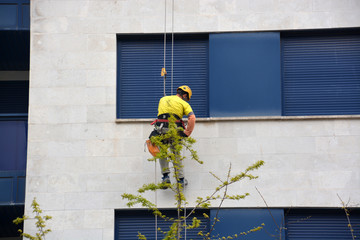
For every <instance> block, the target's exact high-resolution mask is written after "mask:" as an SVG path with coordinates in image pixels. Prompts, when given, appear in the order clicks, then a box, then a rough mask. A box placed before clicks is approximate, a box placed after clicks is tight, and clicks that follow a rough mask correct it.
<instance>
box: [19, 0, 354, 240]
mask: <svg viewBox="0 0 360 240" xmlns="http://www.w3.org/2000/svg"><path fill="white" fill-rule="evenodd" d="M175 3H176V6H175V12H174V13H175V15H174V16H175V21H174V31H175V32H218V31H219V32H222V31H263V30H280V29H312V28H337V27H358V26H360V15H359V14H358V13H359V12H360V2H359V1H357V0H292V1H290V0H252V1H250V0H246V1H243V0H233V1H230V0H228V1H224V0H217V1H216V0H197V1H195V0H191V1H190V0H187V1H175ZM167 7H168V19H167V22H168V31H170V30H171V16H170V12H171V11H170V10H171V1H168V4H167ZM163 30H164V1H160V0H159V1H154V0H151V1H146V0H136V1H134V0H132V1H130V0H129V1H126V0H118V1H113V0H86V1H85V0H84V1H83V0H53V1H48V0H32V1H31V60H30V109H29V137H28V165H27V189H26V213H27V214H28V215H30V216H31V215H32V214H31V209H30V203H31V201H32V199H33V197H37V199H38V202H39V203H40V205H41V207H42V208H43V209H44V210H45V213H46V214H49V215H52V216H53V218H54V219H53V220H52V221H51V224H50V227H51V229H52V230H53V233H51V234H50V235H49V237H48V238H47V239H77V240H79V239H86V240H92V239H97V240H98V239H104V240H110V239H113V238H114V209H118V208H124V207H125V202H124V201H123V200H122V199H121V194H123V193H124V192H128V193H130V192H134V191H135V190H136V189H137V188H138V187H139V186H141V185H142V184H144V183H147V182H150V181H154V180H155V166H154V163H151V162H148V161H147V158H148V157H149V154H148V153H147V152H144V141H145V139H146V138H147V136H148V134H149V132H150V131H151V126H150V125H149V123H150V120H149V122H146V123H144V122H139V123H136V122H127V123H126V122H125V123H124V122H123V123H115V118H116V116H115V113H116V103H115V102H116V89H115V87H116V33H155V32H158V33H160V32H163ZM195 94H196V93H195ZM155 114H156V113H154V115H155ZM193 137H194V138H196V139H197V140H198V142H197V143H196V149H197V150H198V153H199V155H200V158H201V159H202V160H203V161H204V162H205V163H204V164H203V165H197V164H196V163H193V162H191V161H189V160H187V161H185V165H186V167H185V172H186V176H187V178H188V179H189V182H190V183H189V186H188V188H187V190H186V196H188V199H189V201H190V205H192V204H193V201H194V199H195V197H196V196H198V193H204V194H208V193H210V192H211V189H213V187H214V186H215V184H216V180H214V179H212V177H211V176H210V175H209V173H208V172H209V171H212V172H214V173H216V174H218V175H219V176H224V175H225V174H226V171H227V167H228V165H229V163H230V162H231V163H232V171H233V172H234V173H235V172H238V171H242V170H244V168H246V167H247V166H248V165H249V164H251V163H253V162H255V161H256V160H260V159H261V160H264V161H265V162H266V165H265V166H264V167H263V168H261V170H259V171H258V172H257V173H258V174H259V175H260V178H259V179H258V180H255V181H253V182H250V183H248V182H244V183H240V184H239V185H236V186H234V187H232V188H231V192H232V193H243V192H250V193H251V196H250V197H249V198H248V199H246V200H242V201H239V202H229V203H226V204H225V206H231V207H264V206H265V204H264V202H263V201H262V199H261V197H260V196H259V195H258V194H257V192H256V190H255V188H254V186H257V187H258V189H259V190H260V191H261V193H262V194H263V196H264V197H265V199H266V201H267V203H268V204H269V205H270V206H271V207H282V206H285V207H289V206H312V207H316V206H323V207H335V206H340V203H339V200H338V198H337V196H336V194H337V193H338V194H339V195H340V196H341V197H342V198H343V199H344V200H348V199H350V200H351V201H350V202H351V203H352V204H356V203H359V202H360V197H359V196H360V194H359V193H360V190H359V189H360V176H359V171H358V170H359V168H360V161H359V160H360V148H359V146H360V122H359V119H356V118H349V119H320V120H314V119H308V120H302V119H295V120H287V119H285V120H284V119H281V120H276V119H269V120H264V119H262V120H245V119H240V120H236V121H215V120H208V121H200V122H198V123H197V126H196V129H195V131H194V133H193ZM157 176H158V179H159V178H160V176H159V168H157ZM149 197H150V198H152V199H153V198H154V194H149ZM169 199H172V196H171V194H170V191H161V192H158V204H159V206H160V207H172V206H173V204H172V202H170V200H169ZM32 225H33V222H32V221H31V220H29V221H28V222H27V223H26V226H25V231H27V232H31V231H33V226H32Z"/></svg>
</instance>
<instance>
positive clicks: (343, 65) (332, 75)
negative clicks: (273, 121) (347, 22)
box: [281, 33, 360, 116]
mask: <svg viewBox="0 0 360 240" xmlns="http://www.w3.org/2000/svg"><path fill="white" fill-rule="evenodd" d="M281 45H282V70H283V115H286V116H299V115H346V114H360V34H358V33H357V34H356V33H351V34H344V33H341V34H340V33H317V34H314V33H311V34H309V33H306V34H305V33H304V34H291V35H290V34H287V35H285V34H283V35H282V39H281Z"/></svg>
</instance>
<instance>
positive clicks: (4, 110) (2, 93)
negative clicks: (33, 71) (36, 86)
mask: <svg viewBox="0 0 360 240" xmlns="http://www.w3.org/2000/svg"><path fill="white" fill-rule="evenodd" d="M28 104H29V81H0V119H4V118H5V119H11V118H15V117H27V114H28Z"/></svg>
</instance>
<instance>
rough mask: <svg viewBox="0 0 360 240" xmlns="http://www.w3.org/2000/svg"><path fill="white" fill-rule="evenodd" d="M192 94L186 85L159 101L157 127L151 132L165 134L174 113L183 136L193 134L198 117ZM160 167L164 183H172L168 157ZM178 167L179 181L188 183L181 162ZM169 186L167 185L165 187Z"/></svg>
mask: <svg viewBox="0 0 360 240" xmlns="http://www.w3.org/2000/svg"><path fill="white" fill-rule="evenodd" d="M191 96H192V91H191V89H190V88H189V87H188V86H186V85H183V86H180V87H178V88H177V90H176V95H172V96H165V97H162V98H161V99H160V101H159V107H158V119H157V120H155V129H154V131H152V133H151V134H150V137H149V138H151V137H152V136H157V135H161V134H165V133H166V132H167V131H168V121H167V119H168V118H169V117H170V116H171V115H172V116H174V117H175V118H176V119H177V121H176V124H177V126H178V127H182V128H183V129H184V131H179V134H180V136H181V137H188V136H190V135H191V133H192V131H193V130H194V127H195V121H196V117H195V114H194V112H193V110H192V108H191V106H190V104H189V103H188V101H190V99H191ZM184 115H187V117H188V124H187V127H186V128H185V126H184V125H183V122H182V120H181V119H182V118H183V116H184ZM159 162H160V167H161V173H162V175H163V176H162V183H166V184H170V183H171V181H170V176H169V173H170V169H169V161H168V160H167V159H160V160H159ZM177 169H178V179H177V181H178V183H180V184H182V186H185V185H187V180H186V179H185V178H184V171H183V166H182V164H181V163H179V164H177ZM164 188H167V187H164Z"/></svg>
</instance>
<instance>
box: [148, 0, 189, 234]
mask: <svg viewBox="0 0 360 240" xmlns="http://www.w3.org/2000/svg"><path fill="white" fill-rule="evenodd" d="M166 1H167V0H164V65H163V68H162V69H161V76H162V77H163V78H164V96H166V74H167V72H166V35H167V33H166V12H167V7H166ZM173 76H174V0H172V10H171V89H170V94H173V88H174V87H173V82H174V78H173ZM156 165H157V164H156V160H155V184H157V170H156ZM155 206H156V209H157V191H155ZM185 213H186V212H185ZM185 223H186V220H185ZM157 226H158V219H157V215H155V240H157V239H158V238H157V235H158V234H157V232H158V231H157V229H158V227H157ZM185 239H186V230H185Z"/></svg>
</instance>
